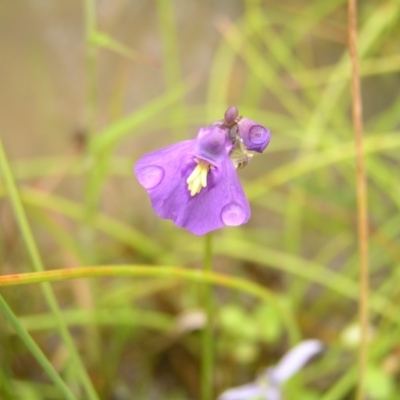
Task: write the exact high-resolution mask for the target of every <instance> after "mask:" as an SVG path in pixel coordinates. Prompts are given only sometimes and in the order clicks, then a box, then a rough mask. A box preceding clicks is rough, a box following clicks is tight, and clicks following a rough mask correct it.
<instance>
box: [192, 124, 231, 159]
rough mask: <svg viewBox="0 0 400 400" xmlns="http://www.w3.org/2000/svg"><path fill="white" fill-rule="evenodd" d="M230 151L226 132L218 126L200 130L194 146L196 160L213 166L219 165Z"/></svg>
mask: <svg viewBox="0 0 400 400" xmlns="http://www.w3.org/2000/svg"><path fill="white" fill-rule="evenodd" d="M231 149H232V143H231V142H230V140H229V138H228V130H227V129H225V128H222V127H221V126H218V125H212V126H208V127H206V128H201V129H200V131H199V134H198V135H197V139H196V143H195V145H194V155H195V157H196V158H198V159H200V160H203V161H206V162H208V163H209V164H211V165H213V166H217V165H219V164H221V163H222V162H223V161H224V160H225V159H226V157H227V156H228V154H229V152H230V150H231Z"/></svg>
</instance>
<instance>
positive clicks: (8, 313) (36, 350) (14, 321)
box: [0, 295, 76, 400]
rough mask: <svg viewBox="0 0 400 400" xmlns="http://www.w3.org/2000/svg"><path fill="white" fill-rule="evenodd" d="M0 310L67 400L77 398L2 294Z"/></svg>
mask: <svg viewBox="0 0 400 400" xmlns="http://www.w3.org/2000/svg"><path fill="white" fill-rule="evenodd" d="M0 310H1V312H2V313H3V314H4V316H5V317H6V319H7V320H8V322H9V324H10V325H11V326H12V328H13V329H14V330H15V332H16V334H17V335H18V336H19V337H20V338H21V340H22V341H23V342H24V344H25V345H26V347H27V348H28V350H29V351H30V352H31V354H32V355H33V356H34V357H35V358H36V360H37V361H38V363H39V364H40V365H41V366H42V368H43V370H44V371H45V372H46V374H47V375H48V376H49V378H50V379H51V380H52V381H53V382H54V384H55V385H56V387H57V388H58V389H59V391H60V392H61V393H62V395H63V397H64V399H66V400H76V399H75V396H74V395H73V393H72V392H71V391H70V389H69V388H68V386H67V385H66V383H65V382H64V381H63V380H62V379H61V377H60V375H59V374H58V372H57V371H56V370H55V369H54V367H53V365H52V364H51V363H50V362H49V360H48V359H47V358H46V356H45V355H44V354H43V352H42V350H41V349H40V347H39V346H38V345H37V344H36V343H35V341H34V340H33V339H32V337H31V336H30V335H29V333H28V331H27V330H26V329H25V328H24V327H23V326H22V324H21V323H20V322H19V320H18V317H17V316H16V315H15V314H14V313H13V311H12V310H11V308H10V307H9V306H8V304H7V302H6V301H5V300H4V299H3V297H2V296H1V295H0Z"/></svg>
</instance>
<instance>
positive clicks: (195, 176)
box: [186, 160, 210, 196]
mask: <svg viewBox="0 0 400 400" xmlns="http://www.w3.org/2000/svg"><path fill="white" fill-rule="evenodd" d="M195 161H196V162H197V165H196V168H195V169H194V170H193V172H192V173H191V174H190V175H189V177H188V178H187V179H186V183H187V184H188V189H189V192H190V195H191V196H194V195H195V194H198V193H200V191H201V189H203V188H205V187H206V186H207V174H208V171H209V169H210V165H209V164H207V163H206V162H204V161H200V160H195Z"/></svg>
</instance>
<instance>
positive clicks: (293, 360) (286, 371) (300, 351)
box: [267, 339, 324, 384]
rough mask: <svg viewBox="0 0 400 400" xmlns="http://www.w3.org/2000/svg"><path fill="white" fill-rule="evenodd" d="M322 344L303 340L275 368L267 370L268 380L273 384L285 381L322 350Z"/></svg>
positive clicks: (311, 340)
mask: <svg viewBox="0 0 400 400" xmlns="http://www.w3.org/2000/svg"><path fill="white" fill-rule="evenodd" d="M323 348H324V346H323V344H322V342H320V341H319V340H315V339H310V340H304V341H303V342H301V343H299V344H298V345H297V346H295V347H293V349H291V350H290V351H288V352H287V353H286V354H285V355H284V356H283V357H282V359H281V360H280V361H279V363H278V364H277V365H276V366H275V367H271V368H268V370H267V375H268V378H269V379H270V380H271V381H272V382H273V383H275V384H280V383H282V382H285V381H287V380H288V379H289V378H290V377H291V376H292V375H294V374H295V373H296V372H297V371H299V370H300V369H301V368H302V367H303V366H304V365H305V364H306V363H307V361H309V360H310V358H311V357H313V356H315V355H316V354H318V353H319V352H321V351H322V350H323Z"/></svg>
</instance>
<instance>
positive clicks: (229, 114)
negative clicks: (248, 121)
mask: <svg viewBox="0 0 400 400" xmlns="http://www.w3.org/2000/svg"><path fill="white" fill-rule="evenodd" d="M238 116H239V111H238V109H237V108H236V107H235V106H231V107H229V108H228V109H227V110H226V111H225V116H224V117H225V123H226V124H227V125H228V126H229V125H233V124H234V122H235V120H236V118H237V117H238Z"/></svg>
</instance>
